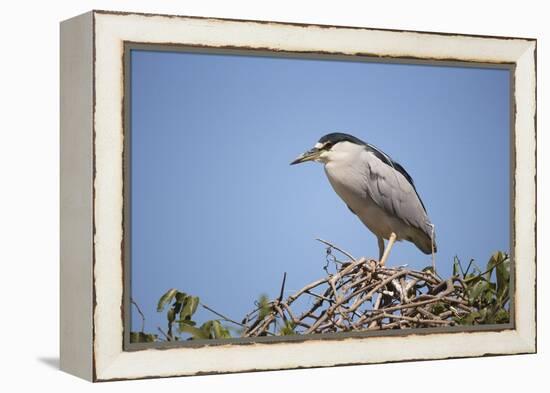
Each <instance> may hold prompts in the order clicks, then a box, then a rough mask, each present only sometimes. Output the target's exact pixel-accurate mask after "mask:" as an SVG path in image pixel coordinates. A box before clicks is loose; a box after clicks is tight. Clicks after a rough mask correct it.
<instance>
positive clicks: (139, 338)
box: [130, 332, 157, 343]
mask: <svg viewBox="0 0 550 393" xmlns="http://www.w3.org/2000/svg"><path fill="white" fill-rule="evenodd" d="M156 338H157V335H156V334H147V333H144V332H130V342H131V343H152V342H154V341H155V340H156Z"/></svg>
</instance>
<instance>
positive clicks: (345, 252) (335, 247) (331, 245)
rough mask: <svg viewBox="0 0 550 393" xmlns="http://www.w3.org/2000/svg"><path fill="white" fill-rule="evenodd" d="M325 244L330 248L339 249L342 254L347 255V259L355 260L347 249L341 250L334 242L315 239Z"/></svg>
mask: <svg viewBox="0 0 550 393" xmlns="http://www.w3.org/2000/svg"><path fill="white" fill-rule="evenodd" d="M315 240H317V241H319V242H321V243H323V244H325V245H327V246H329V247H330V248H334V249H335V250H338V251H340V252H341V253H342V254H344V255H345V256H347V257H348V258H349V259H351V260H352V261H353V262H355V258H354V257H353V255H351V254H350V253H349V252H347V251H344V250H342V249H341V248H340V247H337V246H335V245H334V244H332V243H330V242H327V241H326V240H323V239H315Z"/></svg>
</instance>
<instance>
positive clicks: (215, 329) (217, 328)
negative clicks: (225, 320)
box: [212, 321, 223, 338]
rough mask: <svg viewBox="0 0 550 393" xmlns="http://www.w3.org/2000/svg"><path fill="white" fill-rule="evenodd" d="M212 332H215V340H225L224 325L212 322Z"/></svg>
mask: <svg viewBox="0 0 550 393" xmlns="http://www.w3.org/2000/svg"><path fill="white" fill-rule="evenodd" d="M212 331H213V332H214V338H223V331H222V325H221V323H220V321H212Z"/></svg>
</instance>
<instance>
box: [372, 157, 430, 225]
mask: <svg viewBox="0 0 550 393" xmlns="http://www.w3.org/2000/svg"><path fill="white" fill-rule="evenodd" d="M364 154H366V155H367V156H366V157H365V160H364V161H365V162H366V163H367V164H366V165H367V166H368V168H367V170H366V171H365V176H366V177H367V178H366V179H365V180H366V181H365V191H366V192H367V193H368V195H369V196H370V197H371V199H372V200H373V201H374V203H376V204H377V205H378V206H379V207H380V208H382V209H383V210H384V211H386V212H387V213H389V214H390V215H392V216H394V217H396V218H399V219H401V220H402V221H404V222H405V223H406V224H408V225H411V226H413V227H416V228H418V229H421V230H422V231H426V230H427V229H428V228H427V225H429V219H428V216H427V214H426V210H425V209H424V204H423V203H422V201H421V200H420V197H419V196H418V193H417V192H416V188H415V186H414V183H413V182H412V178H411V177H410V175H409V174H408V173H407V172H406V171H405V170H404V169H403V167H401V165H399V164H397V163H395V162H394V161H391V160H390V161H389V163H388V161H387V160H385V159H384V158H385V157H382V159H381V157H380V156H379V155H378V154H375V153H374V152H372V151H369V150H366V151H365V153H364ZM386 157H387V156H386ZM397 165H399V167H397ZM399 169H402V170H399Z"/></svg>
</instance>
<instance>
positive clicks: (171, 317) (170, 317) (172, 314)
mask: <svg viewBox="0 0 550 393" xmlns="http://www.w3.org/2000/svg"><path fill="white" fill-rule="evenodd" d="M166 317H167V318H168V322H170V323H172V322H174V320H175V319H176V310H175V309H174V308H173V307H172V308H171V309H170V310H168V312H167V313H166Z"/></svg>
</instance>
